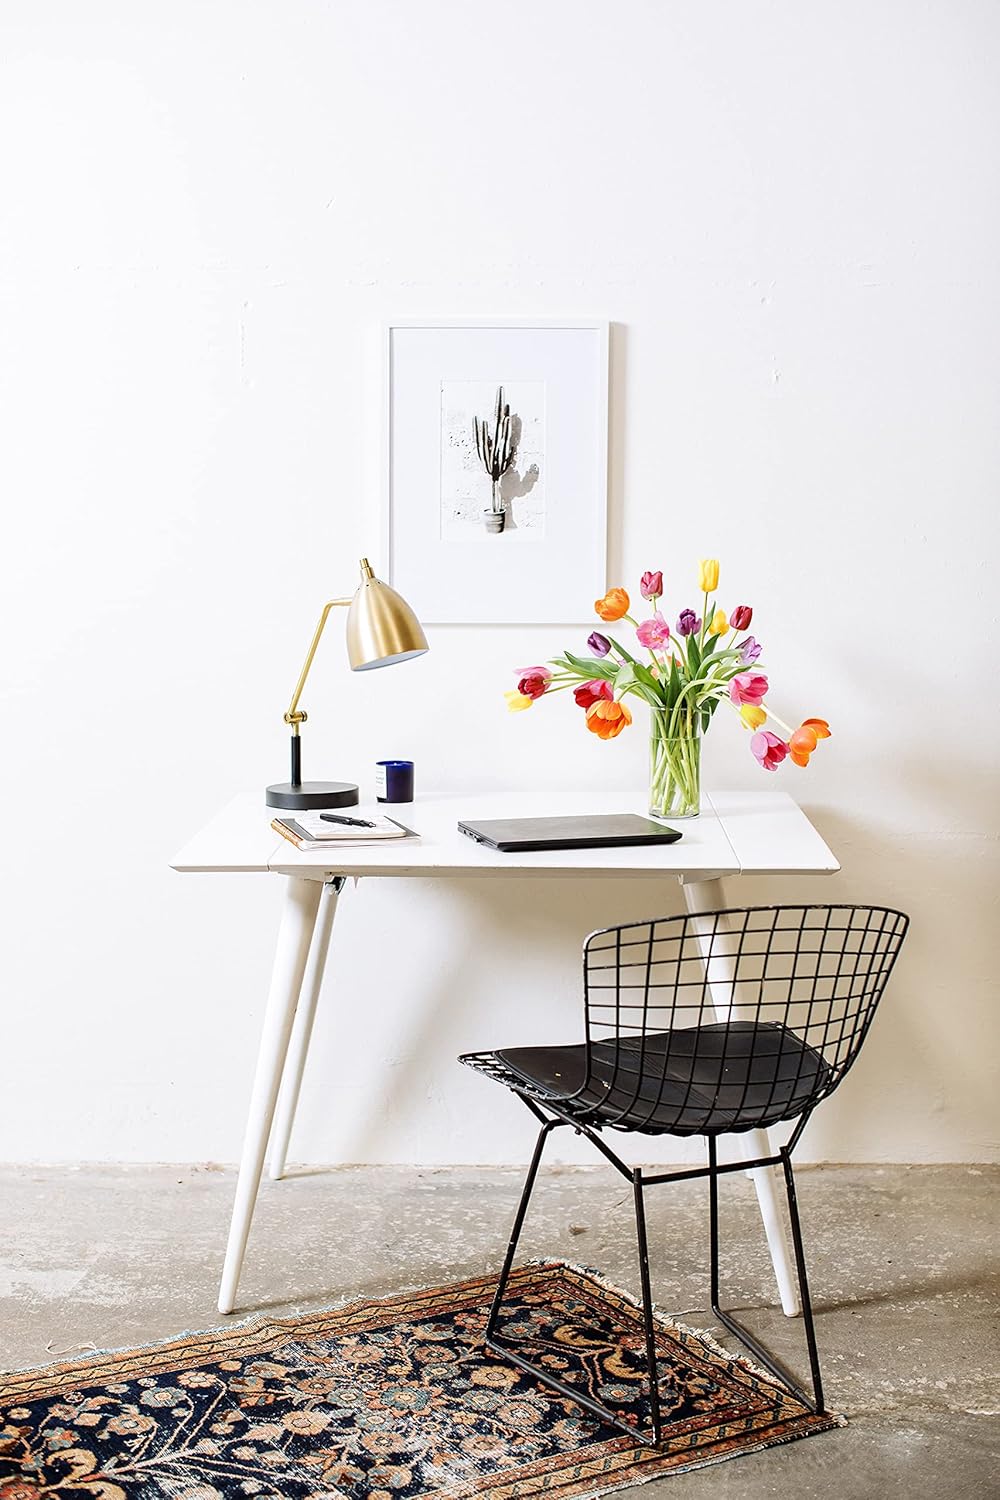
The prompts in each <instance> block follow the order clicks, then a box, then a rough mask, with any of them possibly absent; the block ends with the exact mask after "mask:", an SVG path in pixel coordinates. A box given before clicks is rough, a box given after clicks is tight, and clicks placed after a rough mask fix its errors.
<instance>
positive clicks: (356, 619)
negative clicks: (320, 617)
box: [347, 558, 429, 672]
mask: <svg viewBox="0 0 1000 1500" xmlns="http://www.w3.org/2000/svg"><path fill="white" fill-rule="evenodd" d="M428 649H429V648H428V645H427V637H426V636H425V635H424V632H423V627H422V626H421V624H420V621H419V620H418V619H417V617H416V615H415V614H414V613H413V610H412V609H411V608H410V606H409V605H408V604H407V602H406V600H405V599H404V598H403V597H402V595H401V594H397V593H396V590H395V589H391V588H390V587H389V585H388V584H387V583H383V582H382V580H381V579H380V578H376V577H375V574H374V573H373V572H372V570H371V566H370V565H369V563H368V560H367V558H364V559H362V562H361V584H360V586H359V588H358V591H357V593H356V594H355V595H354V598H353V599H352V600H351V607H350V609H349V610H348V614H347V658H348V661H349V662H350V664H351V670H352V671H353V672H369V671H371V670H372V668H373V667H391V666H392V665H393V664H394V663H395V662H397V661H409V660H410V658H411V657H413V656H423V654H424V652H425V651H427V650H428Z"/></svg>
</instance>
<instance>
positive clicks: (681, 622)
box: [677, 609, 701, 635]
mask: <svg viewBox="0 0 1000 1500" xmlns="http://www.w3.org/2000/svg"><path fill="white" fill-rule="evenodd" d="M700 629H701V621H700V620H699V619H698V616H697V615H696V614H695V612H694V610H693V609H682V610H681V612H680V614H679V615H678V616H677V634H678V635H694V633H695V631H696V630H700Z"/></svg>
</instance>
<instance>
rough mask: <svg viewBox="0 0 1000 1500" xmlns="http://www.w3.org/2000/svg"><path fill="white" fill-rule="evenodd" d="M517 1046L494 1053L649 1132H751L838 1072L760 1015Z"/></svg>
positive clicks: (528, 1076) (573, 1104)
mask: <svg viewBox="0 0 1000 1500" xmlns="http://www.w3.org/2000/svg"><path fill="white" fill-rule="evenodd" d="M590 1055H591V1069H590V1079H589V1081H588V1082H587V1086H586V1088H585V1089H583V1092H582V1093H580V1092H578V1091H579V1090H581V1088H582V1087H583V1084H584V1080H585V1078H586V1076H587V1046H586V1044H585V1043H584V1044H580V1045H578V1046H569V1047H508V1048H503V1049H502V1050H500V1051H497V1052H496V1053H495V1054H494V1056H495V1058H496V1059H497V1061H498V1062H499V1063H500V1064H501V1065H502V1066H503V1068H504V1069H506V1070H507V1071H509V1072H510V1073H511V1074H512V1075H513V1078H512V1080H511V1081H512V1082H515V1081H516V1080H518V1079H519V1080H521V1081H523V1082H525V1083H528V1084H530V1085H532V1086H533V1088H534V1089H537V1090H538V1091H539V1092H540V1093H541V1094H543V1095H547V1096H549V1097H550V1098H552V1100H553V1101H558V1100H566V1099H567V1098H568V1096H570V1095H577V1097H576V1098H574V1099H572V1100H571V1101H570V1102H569V1103H568V1105H567V1106H566V1108H567V1112H568V1113H572V1114H577V1115H580V1116H581V1117H585V1118H587V1119H593V1120H600V1121H603V1122H605V1123H607V1124H615V1125H619V1126H621V1127H622V1128H624V1129H631V1130H641V1131H646V1132H648V1133H649V1134H662V1133H664V1132H667V1131H669V1132H671V1133H672V1134H677V1135H696V1134H700V1133H701V1132H703V1131H706V1130H750V1129H752V1128H754V1127H756V1126H761V1125H767V1124H769V1123H771V1122H773V1121H775V1120H781V1119H789V1118H792V1117H793V1116H794V1115H796V1114H800V1113H801V1112H802V1110H803V1109H804V1108H805V1107H806V1106H807V1105H808V1104H809V1103H810V1101H811V1100H813V1099H814V1098H815V1097H816V1095H817V1094H818V1093H821V1092H822V1090H823V1087H824V1085H825V1083H826V1081H827V1078H828V1076H829V1072H830V1069H829V1067H828V1066H827V1064H826V1063H825V1062H824V1061H823V1058H822V1056H821V1055H820V1054H819V1053H818V1052H817V1051H815V1049H814V1048H812V1047H810V1046H808V1045H807V1044H806V1043H805V1042H803V1041H802V1039H801V1038H800V1037H798V1036H797V1035H796V1034H795V1032H794V1031H789V1030H788V1029H787V1028H786V1027H784V1026H779V1025H775V1024H769V1023H761V1022H754V1021H720V1022H717V1023H715V1024H713V1025H709V1026H698V1027H691V1028H690V1029H687V1030H676V1031H662V1032H653V1033H650V1034H647V1035H646V1036H645V1037H644V1038H643V1037H630V1038H621V1039H619V1040H613V1041H608V1042H591V1043H590Z"/></svg>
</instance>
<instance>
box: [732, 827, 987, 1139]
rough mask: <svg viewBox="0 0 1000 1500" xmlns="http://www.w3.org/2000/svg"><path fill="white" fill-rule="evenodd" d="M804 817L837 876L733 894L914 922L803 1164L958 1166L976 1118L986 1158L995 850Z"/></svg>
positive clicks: (745, 884)
mask: <svg viewBox="0 0 1000 1500" xmlns="http://www.w3.org/2000/svg"><path fill="white" fill-rule="evenodd" d="M804 810H805V811H806V813H807V815H808V816H809V818H810V820H811V821H812V823H813V824H814V825H815V827H816V828H817V829H818V830H819V832H820V833H821V834H822V836H823V838H824V839H825V840H826V841H827V843H828V844H829V845H830V847H831V849H833V850H834V851H835V852H836V854H837V856H838V858H839V859H840V862H841V867H842V868H841V871H840V873H839V874H838V875H834V876H831V877H829V878H822V879H819V880H816V881H803V879H802V878H801V877H798V878H796V877H792V876H785V877H779V878H768V879H764V878H762V877H758V878H756V879H755V878H752V877H749V878H746V879H745V880H743V881H741V882H740V883H739V885H738V886H737V887H736V889H738V891H739V893H740V894H739V899H740V901H741V902H745V903H746V904H752V903H758V904H764V903H772V902H775V903H776V902H782V901H795V900H799V901H801V900H802V899H806V900H812V901H816V902H824V901H834V902H835V901H845V902H851V901H858V902H871V903H873V904H878V903H881V904H884V905H886V906H894V907H898V908H899V909H900V910H902V911H905V912H907V913H909V915H910V917H911V919H912V922H911V926H910V931H909V934H908V936H907V940H906V943H905V945H904V947H903V951H902V953H901V955H900V958H899V962H898V964H897V965H896V968H895V969H894V971H893V976H892V980H891V982H890V984H889V987H888V989H887V991H886V995H885V999H884V1001H883V1003H882V1006H881V1008H880V1010H879V1013H878V1015H877V1017H876V1020H875V1023H874V1025H873V1027H872V1031H871V1034H870V1036H869V1037H868V1039H867V1040H866V1042H865V1045H864V1048H863V1050H862V1052H861V1055H860V1057H859V1059H858V1062H857V1065H856V1067H855V1069H854V1071H853V1074H852V1077H851V1078H850V1079H849V1080H848V1081H847V1082H846V1083H845V1084H844V1087H843V1089H842V1090H841V1091H840V1092H839V1093H838V1094H837V1095H836V1096H835V1097H834V1098H833V1099H832V1100H831V1101H830V1103H829V1105H828V1106H826V1107H825V1109H824V1110H823V1111H820V1112H818V1113H817V1116H816V1119H815V1120H814V1121H813V1122H812V1123H811V1124H810V1127H809V1131H808V1134H807V1137H806V1141H805V1154H806V1155H807V1156H809V1155H811V1154H814V1153H815V1155H816V1156H817V1157H818V1158H819V1159H826V1160H840V1161H854V1160H867V1159H876V1160H883V1161H906V1160H912V1159H917V1160H935V1159H937V1160H942V1161H951V1160H955V1159H961V1153H959V1155H958V1157H957V1158H956V1149H957V1148H956V1147H949V1144H948V1142H949V1141H950V1140H955V1141H957V1140H959V1139H961V1138H962V1136H963V1135H968V1133H969V1131H970V1128H971V1126H970V1123H969V1122H971V1121H974V1120H976V1119H979V1120H980V1121H982V1122H983V1127H984V1138H983V1140H982V1146H983V1148H984V1155H985V1156H988V1155H989V1152H990V1148H991V1146H992V1148H993V1149H995V1145H996V1141H995V1136H996V1127H997V1119H996V1103H995V1088H994V1086H993V1083H992V1081H991V1078H990V1075H989V1070H988V1069H986V1068H984V1067H983V1058H984V1057H987V1056H991V1055H995V1052H996V1048H997V1042H998V1034H1000V1021H998V1012H997V1009H996V1006H995V1003H994V999H993V992H994V991H995V981H994V979H993V978H992V975H991V971H990V958H989V951H988V950H989V946H990V943H989V937H988V934H989V933H991V932H992V930H993V928H994V925H995V922H996V905H997V898H996V889H997V870H996V845H995V842H994V841H993V840H992V839H991V838H988V837H986V836H984V835H981V834H952V835H947V834H944V833H942V832H940V831H933V832H930V831H929V832H925V833H920V832H917V833H902V832H899V831H895V830H886V829H884V828H878V829H872V828H871V827H870V826H869V825H868V824H866V823H865V822H862V821H861V820H860V819H856V818H850V817H848V816H846V815H845V814H843V813H841V812H839V811H836V812H831V811H829V810H825V809H814V808H810V807H808V806H806V805H805V804H804ZM730 889H731V890H732V889H734V887H733V885H731V886H730ZM950 1115H954V1126H953V1127H952V1128H950V1129H949V1125H948V1117H949V1116H950ZM991 1119H992V1121H993V1136H994V1139H993V1141H992V1142H990V1141H989V1140H988V1139H987V1135H988V1132H989V1122H990V1120H991ZM962 1121H964V1122H966V1123H965V1124H964V1125H963V1124H962V1123H961V1122H962ZM938 1141H939V1142H940V1151H938V1149H937V1142H938Z"/></svg>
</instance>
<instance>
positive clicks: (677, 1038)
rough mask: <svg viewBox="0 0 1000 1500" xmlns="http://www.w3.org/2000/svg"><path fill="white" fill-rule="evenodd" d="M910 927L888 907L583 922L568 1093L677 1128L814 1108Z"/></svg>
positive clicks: (860, 1036) (836, 1075)
mask: <svg viewBox="0 0 1000 1500" xmlns="http://www.w3.org/2000/svg"><path fill="white" fill-rule="evenodd" d="M908 925H909V919H908V918H907V917H906V916H905V915H904V914H903V913H902V912H898V911H894V910H891V909H889V908H885V907H875V906H757V907H749V908H733V909H731V910H726V911H718V912H708V913H704V914H701V915H690V916H678V917H667V918H661V919H659V920H652V921H647V922H633V923H629V924H627V925H625V926H621V927H608V928H604V929H603V930H601V931H599V932H594V933H591V935H590V936H589V937H588V938H587V941H586V943H585V945H584V955H583V956H584V989H585V1020H586V1037H587V1077H586V1081H585V1083H584V1084H583V1085H582V1087H581V1088H580V1089H579V1090H578V1091H577V1095H576V1097H577V1098H579V1099H580V1100H581V1102H582V1101H584V1100H585V1101H586V1102H587V1103H588V1104H591V1103H593V1104H595V1106H596V1105H597V1104H599V1105H600V1114H601V1116H602V1118H603V1120H604V1123H606V1124H610V1125H612V1126H614V1125H615V1124H616V1123H617V1124H619V1126H620V1128H622V1129H630V1130H642V1129H643V1128H648V1129H650V1130H654V1131H670V1130H673V1131H674V1132H676V1133H682V1134H688V1133H690V1134H693V1133H695V1132H696V1131H698V1129H699V1125H700V1127H701V1129H702V1130H705V1129H706V1127H707V1130H708V1131H709V1132H711V1131H720V1132H721V1131H722V1130H724V1129H729V1130H734V1129H735V1130H740V1131H742V1130H750V1129H754V1128H756V1127H758V1126H760V1125H764V1124H771V1123H774V1122H775V1121H776V1120H782V1119H793V1118H796V1117H797V1116H800V1115H802V1114H804V1113H806V1112H807V1111H811V1110H812V1109H813V1108H814V1107H815V1105H816V1104H817V1103H818V1101H819V1100H820V1099H822V1098H824V1097H825V1096H826V1095H828V1094H830V1093H832V1092H833V1090H834V1089H835V1088H836V1087H837V1085H838V1084H839V1083H840V1080H841V1079H842V1078H843V1077H844V1074H845V1073H846V1072H847V1070H848V1068H849V1067H850V1066H851V1064H852V1063H853V1061H854V1059H855V1057H856V1056H857V1054H858V1051H859V1049H860V1047H861V1043H862V1042H863V1040H864V1037H865V1034H866V1032H867V1030H868V1027H869V1026H870V1025H871V1021H872V1017H873V1016H874V1013H875V1009H876V1006H877V1005H878V1002H879V999H880V997H881V995H882V992H883V990H884V988H885V985H886V981H887V980H888V978H889V974H890V972H891V970H892V966H893V964H894V962H895V959H896V955H897V953H898V951H899V948H900V945H901V943H902V941H903V938H904V936H905V934H906V929H907V926H908Z"/></svg>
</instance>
